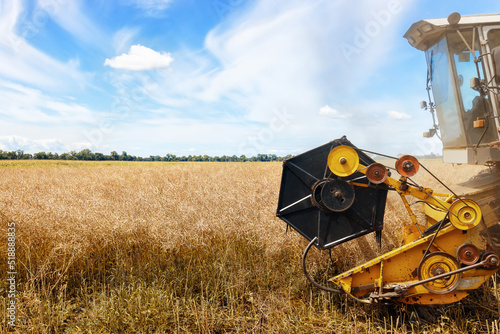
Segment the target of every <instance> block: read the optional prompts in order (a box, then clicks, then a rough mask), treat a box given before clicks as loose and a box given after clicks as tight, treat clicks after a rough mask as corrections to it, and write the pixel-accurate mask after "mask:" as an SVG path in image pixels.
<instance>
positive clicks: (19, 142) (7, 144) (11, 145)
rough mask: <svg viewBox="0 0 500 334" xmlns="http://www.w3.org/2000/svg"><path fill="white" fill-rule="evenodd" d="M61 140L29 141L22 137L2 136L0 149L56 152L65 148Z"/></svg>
mask: <svg viewBox="0 0 500 334" xmlns="http://www.w3.org/2000/svg"><path fill="white" fill-rule="evenodd" d="M63 146H64V145H63V143H62V141H61V140H59V139H54V138H48V139H29V138H26V137H22V136H1V137H0V149H2V150H4V151H15V150H23V151H26V152H33V153H36V152H42V151H45V152H54V151H60V150H61V149H62V148H63Z"/></svg>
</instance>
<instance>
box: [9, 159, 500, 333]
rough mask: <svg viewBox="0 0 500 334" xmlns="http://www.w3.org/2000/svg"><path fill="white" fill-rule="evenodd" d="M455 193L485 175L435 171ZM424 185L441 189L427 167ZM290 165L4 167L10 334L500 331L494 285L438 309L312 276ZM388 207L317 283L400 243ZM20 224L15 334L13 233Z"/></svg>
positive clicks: (394, 210)
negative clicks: (304, 260)
mask: <svg viewBox="0 0 500 334" xmlns="http://www.w3.org/2000/svg"><path fill="white" fill-rule="evenodd" d="M424 164H425V165H426V166H427V168H429V169H431V170H432V171H433V172H435V174H436V175H437V176H438V177H440V178H442V179H443V181H444V182H445V183H447V184H454V183H457V182H460V181H465V180H467V179H468V178H469V177H470V176H471V175H473V174H475V173H477V172H478V171H480V170H481V169H482V167H472V166H452V165H444V164H442V163H440V162H438V161H425V162H424ZM417 176H418V177H416V178H415V179H416V180H417V182H419V183H421V184H423V185H425V186H430V187H437V186H439V184H438V183H437V182H435V181H434V180H432V179H431V178H430V177H429V176H428V175H426V173H425V171H421V172H419V175H417ZM280 178H281V164H280V163H248V162H247V163H152V162H149V163H118V162H113V163H112V162H106V163H90V162H88V163H86V162H68V161H66V162H56V161H45V162H30V161H21V162H16V161H4V162H1V164H0V199H1V201H0V212H1V214H0V219H1V220H2V222H1V228H0V251H1V254H2V259H1V260H0V277H1V281H0V315H2V318H1V319H0V326H1V328H2V330H1V332H2V333H6V332H8V331H17V332H19V333H179V332H180V333H185V332H187V333H249V332H251V333H386V332H391V333H407V332H420V333H429V332H440V333H472V332H485V333H498V332H499V325H498V316H499V311H500V308H499V307H498V302H497V298H496V295H497V292H498V291H497V289H496V277H495V278H494V279H493V280H490V282H489V283H488V284H486V285H484V286H483V287H482V288H481V289H479V290H477V291H476V292H474V293H473V294H472V295H471V296H469V297H467V298H466V299H465V300H464V301H462V302H460V303H456V304H453V305H449V306H446V307H441V308H437V309H428V308H418V307H412V306H406V305H395V306H377V305H360V304H357V303H356V302H354V301H352V300H350V299H349V298H347V297H346V296H345V295H334V294H328V293H326V292H323V291H320V290H318V289H316V288H314V287H312V286H311V285H310V284H309V283H308V282H307V281H306V279H305V278H304V277H303V273H302V268H301V264H300V262H301V256H302V252H303V250H304V248H305V246H306V245H307V241H306V240H304V239H303V238H302V237H301V236H299V235H298V234H297V233H295V232H291V231H288V233H287V232H286V228H285V224H284V222H282V221H281V220H279V219H277V218H276V217H275V211H276V204H277V198H278V192H279V184H280ZM392 195H394V194H391V196H390V203H389V204H388V206H387V210H386V218H385V229H384V234H383V247H382V249H380V250H379V249H378V247H377V246H376V244H375V242H374V238H373V236H372V235H368V236H366V237H363V238H360V239H357V240H355V241H353V242H350V243H348V244H344V245H341V246H339V247H336V248H334V249H333V251H332V256H333V259H334V261H333V263H332V262H331V261H330V259H329V256H328V254H327V253H326V252H319V251H316V250H313V251H311V257H310V264H309V267H310V268H311V271H312V274H313V275H314V277H315V279H317V280H319V281H321V282H325V281H326V279H327V278H329V277H332V276H333V275H334V274H336V273H339V272H341V271H343V270H345V269H348V268H349V267H352V266H353V265H354V264H356V263H360V262H363V261H366V260H368V259H370V258H371V257H372V256H374V255H376V254H380V253H381V252H385V251H387V250H390V249H392V248H394V247H395V246H397V245H399V242H400V232H399V231H400V230H401V229H402V228H403V227H404V226H405V225H407V224H409V219H408V218H407V216H406V215H405V214H404V212H403V210H404V208H403V206H402V205H401V204H400V203H399V202H398V199H397V197H395V196H392ZM12 221H14V222H15V223H16V226H15V233H16V253H15V261H16V270H17V276H16V279H17V293H18V295H17V296H18V299H17V304H16V327H11V326H8V323H7V322H8V318H7V316H4V315H7V314H8V310H7V306H8V302H9V298H8V297H7V291H8V289H9V282H8V281H7V280H6V279H5V278H4V275H5V274H6V273H7V272H8V271H9V270H8V267H7V261H4V260H5V259H6V255H5V254H7V244H8V238H7V233H8V232H7V231H8V230H7V228H8V227H7V226H8V224H9V222H12Z"/></svg>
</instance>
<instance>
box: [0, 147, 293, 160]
mask: <svg viewBox="0 0 500 334" xmlns="http://www.w3.org/2000/svg"><path fill="white" fill-rule="evenodd" d="M291 157H292V155H291V154H289V155H287V156H284V157H279V156H277V155H276V154H257V155H256V156H252V157H247V156H245V155H240V156H236V155H222V156H209V155H188V156H185V155H183V156H176V155H175V154H170V153H168V154H166V155H164V156H160V155H154V156H153V155H150V156H149V157H139V156H135V155H129V154H127V152H125V151H123V152H122V153H121V154H118V153H117V152H116V151H112V152H111V153H110V154H103V153H99V152H92V151H91V150H90V149H84V150H81V151H80V152H76V151H71V152H69V153H61V154H58V153H52V152H48V153H46V152H38V153H34V154H31V153H25V152H24V151H23V150H17V151H2V150H0V159H3V160H5V159H9V160H15V159H23V160H29V159H35V160H89V161H220V162H245V161H283V160H285V159H288V158H291Z"/></svg>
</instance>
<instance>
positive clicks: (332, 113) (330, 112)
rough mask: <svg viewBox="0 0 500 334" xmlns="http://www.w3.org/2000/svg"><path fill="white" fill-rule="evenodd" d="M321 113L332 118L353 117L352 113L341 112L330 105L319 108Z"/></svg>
mask: <svg viewBox="0 0 500 334" xmlns="http://www.w3.org/2000/svg"><path fill="white" fill-rule="evenodd" d="M319 114H320V115H323V116H328V117H331V118H337V119H341V118H349V117H351V115H347V114H341V113H340V112H339V111H338V110H336V109H333V108H332V107H330V106H329V105H325V106H323V107H321V108H319Z"/></svg>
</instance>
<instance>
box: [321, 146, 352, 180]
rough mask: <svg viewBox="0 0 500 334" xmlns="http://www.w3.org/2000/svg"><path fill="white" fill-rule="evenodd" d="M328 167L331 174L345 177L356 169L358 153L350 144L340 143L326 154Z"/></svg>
mask: <svg viewBox="0 0 500 334" xmlns="http://www.w3.org/2000/svg"><path fill="white" fill-rule="evenodd" d="M327 163H328V168H330V170H331V171H332V173H333V174H335V175H337V176H340V177H345V176H349V175H351V174H353V173H354V172H355V171H357V170H358V166H359V156H358V153H357V152H356V151H355V150H354V149H353V148H352V147H350V146H346V145H340V146H337V147H335V148H334V149H333V150H331V151H330V154H328V162H327Z"/></svg>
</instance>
